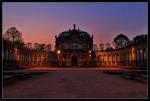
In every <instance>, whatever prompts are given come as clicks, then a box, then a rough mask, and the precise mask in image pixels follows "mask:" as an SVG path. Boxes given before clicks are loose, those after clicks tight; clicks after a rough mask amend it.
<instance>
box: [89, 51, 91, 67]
mask: <svg viewBox="0 0 150 101" xmlns="http://www.w3.org/2000/svg"><path fill="white" fill-rule="evenodd" d="M89 65H91V50H89Z"/></svg>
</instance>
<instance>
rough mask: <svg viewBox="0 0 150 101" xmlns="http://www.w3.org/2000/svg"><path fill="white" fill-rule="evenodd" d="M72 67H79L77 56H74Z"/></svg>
mask: <svg viewBox="0 0 150 101" xmlns="http://www.w3.org/2000/svg"><path fill="white" fill-rule="evenodd" d="M71 65H72V66H77V56H76V55H72V58H71Z"/></svg>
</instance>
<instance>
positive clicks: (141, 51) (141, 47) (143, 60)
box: [96, 42, 148, 67]
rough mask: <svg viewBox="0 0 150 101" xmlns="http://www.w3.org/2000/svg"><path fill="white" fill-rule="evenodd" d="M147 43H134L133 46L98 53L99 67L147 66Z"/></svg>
mask: <svg viewBox="0 0 150 101" xmlns="http://www.w3.org/2000/svg"><path fill="white" fill-rule="evenodd" d="M147 52H148V50H147V42H142V43H138V44H137V43H132V44H131V45H129V46H127V47H124V48H120V49H115V50H107V51H106V50H105V51H104V50H103V51H96V58H97V65H98V66H139V67H142V66H143V67H146V66H147V63H148V62H147V57H148V53H147Z"/></svg>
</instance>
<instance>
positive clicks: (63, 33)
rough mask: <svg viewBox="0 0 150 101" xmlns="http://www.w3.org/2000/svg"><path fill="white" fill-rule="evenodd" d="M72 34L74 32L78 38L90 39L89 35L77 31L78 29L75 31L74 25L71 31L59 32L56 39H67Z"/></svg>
mask: <svg viewBox="0 0 150 101" xmlns="http://www.w3.org/2000/svg"><path fill="white" fill-rule="evenodd" d="M74 32H76V33H77V34H78V36H80V37H90V35H89V33H87V32H85V31H82V30H79V28H78V30H76V29H75V24H74V29H72V30H70V29H69V30H67V31H64V32H61V33H60V34H59V36H58V37H69V36H71V34H73V33H74Z"/></svg>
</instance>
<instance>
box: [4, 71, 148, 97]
mask: <svg viewBox="0 0 150 101" xmlns="http://www.w3.org/2000/svg"><path fill="white" fill-rule="evenodd" d="M3 98H147V84H145V83H140V82H136V81H134V80H127V79H123V78H121V77H119V76H116V75H110V74H105V73H102V71H100V70H96V69H95V70H94V69H93V70H90V69H85V70H83V69H82V70H81V69H76V70H71V69H70V70H67V71H66V70H63V69H62V70H51V71H48V73H45V74H42V75H36V76H33V77H32V78H29V79H26V80H21V81H17V82H16V83H14V84H10V85H7V86H4V87H3Z"/></svg>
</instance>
